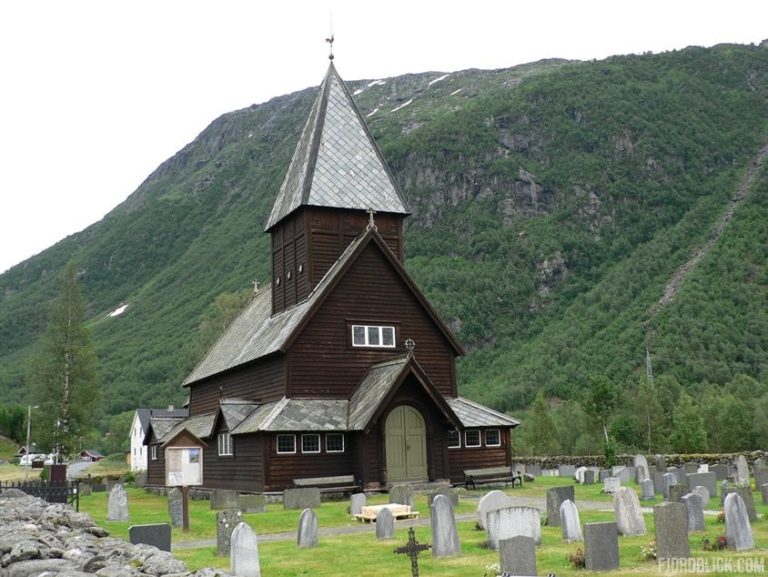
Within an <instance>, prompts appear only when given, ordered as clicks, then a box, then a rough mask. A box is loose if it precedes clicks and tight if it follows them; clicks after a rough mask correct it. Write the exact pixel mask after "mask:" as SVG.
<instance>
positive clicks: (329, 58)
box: [325, 34, 334, 60]
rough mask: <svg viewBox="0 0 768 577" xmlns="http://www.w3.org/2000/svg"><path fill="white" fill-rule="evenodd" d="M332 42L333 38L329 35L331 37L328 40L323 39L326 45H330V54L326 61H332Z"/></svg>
mask: <svg viewBox="0 0 768 577" xmlns="http://www.w3.org/2000/svg"><path fill="white" fill-rule="evenodd" d="M333 40H334V38H333V34H331V37H330V38H326V39H325V41H326V42H327V43H328V44H330V45H331V48H330V50H331V51H330V53H329V54H328V60H333Z"/></svg>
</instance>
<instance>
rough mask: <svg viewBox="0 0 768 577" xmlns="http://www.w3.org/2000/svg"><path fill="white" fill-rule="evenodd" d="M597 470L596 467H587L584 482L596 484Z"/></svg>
mask: <svg viewBox="0 0 768 577" xmlns="http://www.w3.org/2000/svg"><path fill="white" fill-rule="evenodd" d="M595 476H596V473H595V470H594V469H587V470H586V471H584V484H585V485H594V484H595Z"/></svg>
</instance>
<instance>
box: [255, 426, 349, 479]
mask: <svg viewBox="0 0 768 577" xmlns="http://www.w3.org/2000/svg"><path fill="white" fill-rule="evenodd" d="M264 437H265V440H264V448H265V450H266V451H268V453H269V454H268V459H269V464H268V466H267V470H266V479H265V487H264V490H265V491H282V490H283V489H286V488H289V487H292V486H293V480H294V479H304V478H309V477H335V476H337V475H355V476H359V475H360V464H359V462H358V461H357V459H356V458H355V456H356V454H357V445H356V443H357V441H356V435H354V434H350V433H345V434H344V452H343V453H326V452H325V442H324V439H323V433H320V437H321V445H322V446H323V448H322V452H320V453H311V454H306V453H302V452H301V433H296V453H295V454H291V455H278V454H277V447H276V443H277V436H276V434H274V433H271V434H265V435H264Z"/></svg>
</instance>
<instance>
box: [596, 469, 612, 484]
mask: <svg viewBox="0 0 768 577" xmlns="http://www.w3.org/2000/svg"><path fill="white" fill-rule="evenodd" d="M610 476H611V472H610V471H609V470H608V469H600V470H599V471H598V472H597V480H598V481H599V482H600V483H602V482H603V481H605V480H606V479H607V478H608V477H610Z"/></svg>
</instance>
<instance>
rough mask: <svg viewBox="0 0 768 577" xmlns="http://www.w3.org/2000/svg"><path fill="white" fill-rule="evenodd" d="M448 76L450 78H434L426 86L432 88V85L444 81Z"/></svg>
mask: <svg viewBox="0 0 768 577" xmlns="http://www.w3.org/2000/svg"><path fill="white" fill-rule="evenodd" d="M449 76H450V74H443V75H442V76H441V77H440V78H435V79H434V80H430V81H429V84H427V86H432V85H433V84H436V83H437V82H440V81H441V80H445V79H446V78H448V77H449Z"/></svg>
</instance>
